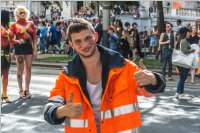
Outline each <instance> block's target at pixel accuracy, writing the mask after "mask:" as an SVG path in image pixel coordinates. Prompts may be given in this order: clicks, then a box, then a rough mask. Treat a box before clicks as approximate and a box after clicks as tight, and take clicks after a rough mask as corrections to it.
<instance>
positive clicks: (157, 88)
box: [144, 72, 166, 94]
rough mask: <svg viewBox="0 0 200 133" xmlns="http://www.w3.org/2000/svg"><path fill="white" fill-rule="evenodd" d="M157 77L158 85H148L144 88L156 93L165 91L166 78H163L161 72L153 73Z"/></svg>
mask: <svg viewBox="0 0 200 133" xmlns="http://www.w3.org/2000/svg"><path fill="white" fill-rule="evenodd" d="M153 74H154V75H155V77H156V80H157V85H146V86H144V89H145V90H146V91H147V92H149V93H152V94H155V93H163V92H164V90H165V87H166V83H165V79H164V78H163V76H162V75H161V74H159V73H155V72H154V73H153Z"/></svg>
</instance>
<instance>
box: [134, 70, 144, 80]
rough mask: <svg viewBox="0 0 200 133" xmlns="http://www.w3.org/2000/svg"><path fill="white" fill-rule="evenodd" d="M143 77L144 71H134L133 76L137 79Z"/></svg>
mask: <svg viewBox="0 0 200 133" xmlns="http://www.w3.org/2000/svg"><path fill="white" fill-rule="evenodd" d="M143 77H144V72H143V71H142V70H140V71H138V72H135V73H134V78H135V79H139V78H143Z"/></svg>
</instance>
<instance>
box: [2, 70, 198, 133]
mask: <svg viewBox="0 0 200 133" xmlns="http://www.w3.org/2000/svg"><path fill="white" fill-rule="evenodd" d="M15 71H16V70H15V67H12V68H11V72H10V75H9V86H8V88H9V90H8V96H9V97H10V98H11V100H12V101H13V102H12V103H11V104H5V103H3V104H2V108H1V112H2V115H1V132H2V133H55V132H56V133H63V125H54V126H53V125H50V124H48V123H46V122H45V121H44V120H43V106H44V104H45V102H46V100H47V96H48V95H49V90H50V89H51V88H52V87H53V85H54V82H55V78H56V76H57V74H58V73H59V71H60V70H59V69H56V68H42V67H34V69H33V75H32V80H31V92H32V94H33V97H32V99H18V91H19V90H18V87H17V81H16V76H15ZM176 80H177V77H175V79H174V81H170V82H167V88H166V90H165V93H164V94H159V95H157V96H155V97H153V98H144V97H139V105H140V108H141V111H142V119H143V127H142V133H169V132H170V133H199V131H200V115H199V114H200V87H199V86H200V80H199V79H198V80H197V81H196V83H195V84H190V83H186V86H185V88H186V89H185V94H186V95H185V97H184V98H183V99H181V100H178V99H176V98H175V97H174V94H175V92H176Z"/></svg>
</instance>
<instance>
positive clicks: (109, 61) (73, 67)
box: [64, 45, 125, 103]
mask: <svg viewBox="0 0 200 133" xmlns="http://www.w3.org/2000/svg"><path fill="white" fill-rule="evenodd" d="M97 48H98V50H99V53H100V60H101V63H102V68H103V70H102V75H103V76H102V89H103V93H104V91H105V87H106V84H107V80H108V76H109V71H110V69H112V68H120V67H122V66H124V65H125V59H124V58H123V57H122V56H121V55H120V54H119V53H117V52H114V51H112V50H110V49H107V48H105V47H103V46H99V45H97ZM64 73H65V74H66V75H67V76H68V77H74V78H76V79H78V82H79V84H80V86H81V89H82V91H83V93H84V94H85V96H86V97H87V99H88V100H89V101H90V97H89V93H88V91H87V88H86V81H87V80H86V79H87V78H86V72H85V69H84V66H83V63H82V61H81V59H80V56H79V55H76V56H75V57H74V58H73V59H72V61H70V62H68V63H67V64H66V65H65V67H64ZM71 81H72V82H74V80H71ZM75 82H76V81H75ZM102 96H103V94H102ZM90 103H91V101H90Z"/></svg>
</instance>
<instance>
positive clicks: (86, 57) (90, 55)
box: [79, 46, 97, 59]
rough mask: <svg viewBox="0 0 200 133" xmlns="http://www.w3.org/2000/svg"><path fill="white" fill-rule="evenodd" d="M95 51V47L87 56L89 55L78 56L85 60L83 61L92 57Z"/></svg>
mask: <svg viewBox="0 0 200 133" xmlns="http://www.w3.org/2000/svg"><path fill="white" fill-rule="evenodd" d="M96 49H97V47H96V46H95V47H94V48H93V49H92V51H91V53H90V54H89V55H84V54H81V53H80V54H79V55H80V56H81V57H82V58H85V59H88V58H90V57H92V56H93V55H94V54H95V52H96Z"/></svg>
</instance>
